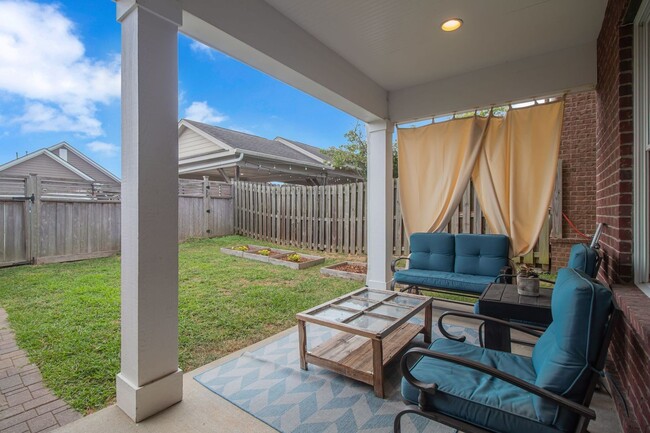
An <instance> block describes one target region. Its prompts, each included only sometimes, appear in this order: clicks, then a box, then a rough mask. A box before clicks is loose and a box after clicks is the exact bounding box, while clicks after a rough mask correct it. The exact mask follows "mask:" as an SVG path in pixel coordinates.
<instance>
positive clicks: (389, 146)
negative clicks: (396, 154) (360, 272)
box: [366, 120, 393, 289]
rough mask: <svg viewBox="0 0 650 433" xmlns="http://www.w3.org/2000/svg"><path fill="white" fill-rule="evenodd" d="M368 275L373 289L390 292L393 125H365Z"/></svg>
mask: <svg viewBox="0 0 650 433" xmlns="http://www.w3.org/2000/svg"><path fill="white" fill-rule="evenodd" d="M366 131H367V136H368V212H367V218H368V246H367V248H368V275H367V278H366V284H367V285H368V287H370V288H373V289H389V288H390V281H391V279H392V275H391V272H390V261H391V258H392V250H393V222H392V220H393V124H392V123H391V122H390V121H387V120H381V121H377V122H372V123H368V124H367V126H366Z"/></svg>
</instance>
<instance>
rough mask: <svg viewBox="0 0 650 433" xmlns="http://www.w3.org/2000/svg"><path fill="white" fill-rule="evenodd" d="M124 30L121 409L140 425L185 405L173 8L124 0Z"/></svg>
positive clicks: (177, 15) (178, 17)
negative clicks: (180, 347)
mask: <svg viewBox="0 0 650 433" xmlns="http://www.w3.org/2000/svg"><path fill="white" fill-rule="evenodd" d="M117 19H118V21H120V22H121V23H122V179H123V180H122V293H121V297H122V355H121V372H120V373H119V374H118V375H117V404H118V406H119V407H120V408H121V409H122V410H123V411H124V412H125V413H126V414H127V415H128V416H129V417H131V418H132V419H133V420H134V421H136V422H137V421H141V420H143V419H145V418H147V417H149V416H151V415H153V414H155V413H157V412H160V411H161V410H163V409H165V408H167V407H169V406H171V405H172V404H174V403H177V402H179V401H181V399H182V398H183V377H182V376H183V374H182V371H181V370H179V368H178V243H177V239H178V131H177V125H178V52H177V50H178V48H177V47H178V27H179V25H180V24H181V21H182V10H181V8H180V7H179V5H178V4H177V3H176V1H175V0H156V1H151V0H118V2H117Z"/></svg>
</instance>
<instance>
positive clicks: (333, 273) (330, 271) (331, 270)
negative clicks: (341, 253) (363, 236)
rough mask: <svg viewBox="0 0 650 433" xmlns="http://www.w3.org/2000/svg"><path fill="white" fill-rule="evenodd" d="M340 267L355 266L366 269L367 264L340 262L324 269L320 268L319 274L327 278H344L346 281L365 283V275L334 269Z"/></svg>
mask: <svg viewBox="0 0 650 433" xmlns="http://www.w3.org/2000/svg"><path fill="white" fill-rule="evenodd" d="M342 265H357V266H364V267H366V269H367V267H368V264H367V263H364V262H341V263H336V264H334V265H331V266H326V267H324V268H320V273H321V274H323V275H326V276H328V277H337V278H345V279H346V280H355V281H366V274H365V273H363V274H359V273H357V272H349V271H343V270H340V269H336V268H337V267H339V266H342Z"/></svg>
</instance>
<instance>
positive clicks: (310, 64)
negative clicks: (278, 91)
mask: <svg viewBox="0 0 650 433" xmlns="http://www.w3.org/2000/svg"><path fill="white" fill-rule="evenodd" d="M179 3H180V4H181V5H182V8H183V26H182V27H181V28H180V31H181V32H183V33H184V34H186V35H188V36H190V37H192V38H194V39H196V40H198V41H200V42H203V43H204V44H206V45H208V46H211V47H213V48H216V49H217V50H219V51H222V52H224V53H226V54H228V55H229V56H232V57H234V58H236V59H238V60H240V61H242V62H244V63H246V64H248V65H250V66H252V67H254V68H256V69H259V70H260V71H262V72H265V73H267V74H269V75H271V76H273V77H275V78H277V79H279V80H281V81H284V82H285V83H287V84H289V85H291V86H293V87H296V88H298V89H300V90H302V91H304V92H306V93H308V94H310V95H312V96H314V97H316V98H318V99H320V100H322V101H324V102H327V103H329V104H331V105H333V106H335V107H337V108H339V109H341V110H343V111H345V112H347V113H349V114H351V115H352V116H354V117H357V118H358V119H361V120H362V121H364V122H371V121H376V120H378V119H383V118H386V116H387V115H388V101H387V92H386V90H384V89H383V88H382V87H381V86H379V85H378V84H377V83H375V82H374V81H373V80H371V79H370V78H368V76H366V75H365V74H363V73H362V72H361V71H360V70H359V69H357V68H356V67H355V66H354V65H352V64H351V63H350V62H348V61H347V60H345V59H344V58H343V57H341V56H340V55H339V54H337V53H336V52H334V51H333V50H331V49H330V48H328V47H327V46H326V45H324V44H323V43H322V42H320V41H319V40H318V39H316V38H315V37H313V36H312V35H310V34H309V33H307V32H306V31H304V30H303V29H302V28H301V27H300V26H298V25H297V24H296V23H294V22H293V21H291V20H289V19H288V18H287V17H285V16H284V15H282V14H281V13H280V12H278V11H277V10H276V9H274V8H273V7H271V6H270V5H269V4H268V3H266V2H265V1H263V0H179Z"/></svg>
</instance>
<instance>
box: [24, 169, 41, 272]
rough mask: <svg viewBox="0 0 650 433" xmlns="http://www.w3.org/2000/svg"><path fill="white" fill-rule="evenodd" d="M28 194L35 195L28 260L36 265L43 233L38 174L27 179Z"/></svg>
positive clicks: (29, 231)
mask: <svg viewBox="0 0 650 433" xmlns="http://www.w3.org/2000/svg"><path fill="white" fill-rule="evenodd" d="M26 181H27V182H26V184H25V186H26V190H27V191H26V193H27V196H28V197H31V196H32V195H33V197H34V199H33V201H32V203H31V204H30V206H31V214H30V218H29V226H28V227H29V230H27V231H26V233H27V242H26V246H27V248H28V250H29V254H28V256H27V257H28V259H29V260H30V261H31V262H32V264H36V263H37V261H38V257H39V239H40V232H41V178H40V177H39V176H38V175H36V174H30V175H29V177H28V178H27V179H26Z"/></svg>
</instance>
